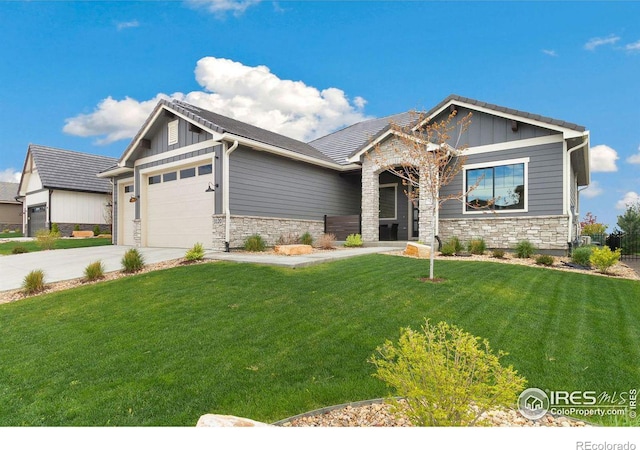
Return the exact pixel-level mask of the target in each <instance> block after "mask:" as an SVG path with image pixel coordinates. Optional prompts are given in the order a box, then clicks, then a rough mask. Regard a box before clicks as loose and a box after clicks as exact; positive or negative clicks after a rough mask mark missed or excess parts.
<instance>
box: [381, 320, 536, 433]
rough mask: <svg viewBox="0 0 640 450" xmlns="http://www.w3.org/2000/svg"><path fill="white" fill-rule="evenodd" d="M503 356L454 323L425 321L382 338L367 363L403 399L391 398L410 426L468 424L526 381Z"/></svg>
mask: <svg viewBox="0 0 640 450" xmlns="http://www.w3.org/2000/svg"><path fill="white" fill-rule="evenodd" d="M504 355H506V353H503V352H498V354H497V355H495V354H493V353H492V352H491V348H490V347H489V343H488V342H487V341H486V340H481V339H480V338H478V337H475V336H472V335H471V334H469V333H467V332H465V331H464V330H462V329H460V328H458V327H456V326H453V325H448V324H447V323H445V322H440V323H439V324H438V325H435V326H432V325H430V324H429V321H428V320H427V321H426V323H425V325H424V326H423V327H422V333H420V332H416V331H413V330H411V329H409V328H406V329H402V330H401V336H400V340H399V341H398V344H397V345H396V344H394V343H392V342H391V341H386V342H385V343H384V345H382V346H381V347H378V348H377V355H374V356H373V357H371V358H370V359H369V362H371V363H373V364H374V365H375V367H376V369H377V371H376V373H375V374H374V376H375V377H377V378H379V379H381V380H382V381H384V382H385V383H387V385H389V386H391V387H392V388H394V389H395V390H396V394H397V395H398V396H400V397H403V398H404V399H405V401H406V403H405V404H404V406H403V404H401V403H399V402H398V401H395V400H391V402H392V404H394V406H395V411H396V412H401V413H404V415H406V416H407V417H408V418H409V420H410V421H411V422H412V424H413V425H415V426H468V425H474V424H476V423H477V422H478V420H479V418H480V416H481V414H482V413H483V412H484V411H487V410H489V409H492V408H495V407H498V406H507V407H508V406H513V405H514V404H515V402H516V398H517V395H518V394H519V393H520V392H521V391H522V389H523V388H524V386H525V384H526V380H525V379H524V378H523V377H521V376H519V375H518V374H517V372H516V371H515V370H514V369H513V368H512V367H511V366H508V367H503V366H502V365H501V364H500V358H501V357H502V356H504ZM470 405H475V407H476V408H471V407H470Z"/></svg>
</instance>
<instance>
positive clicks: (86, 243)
mask: <svg viewBox="0 0 640 450" xmlns="http://www.w3.org/2000/svg"><path fill="white" fill-rule="evenodd" d="M100 245H111V239H110V238H87V239H58V240H56V243H55V245H54V247H53V248H54V249H65V248H80V247H98V246H100ZM16 247H23V248H25V249H27V250H28V251H29V252H39V251H40V250H42V249H41V248H40V246H39V245H38V243H37V242H36V241H35V240H34V241H24V242H18V241H16V242H4V243H2V244H0V255H10V254H11V253H12V252H13V249H14V248H16Z"/></svg>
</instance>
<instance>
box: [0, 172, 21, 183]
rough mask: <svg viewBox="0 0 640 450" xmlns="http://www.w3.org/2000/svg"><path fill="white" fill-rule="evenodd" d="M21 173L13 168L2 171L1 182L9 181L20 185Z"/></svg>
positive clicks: (0, 173) (0, 174)
mask: <svg viewBox="0 0 640 450" xmlns="http://www.w3.org/2000/svg"><path fill="white" fill-rule="evenodd" d="M21 175H22V173H21V172H18V171H16V170H15V169H13V168H9V169H4V170H0V181H7V182H9V183H19V182H20V176H21Z"/></svg>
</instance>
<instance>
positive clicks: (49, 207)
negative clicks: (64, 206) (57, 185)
mask: <svg viewBox="0 0 640 450" xmlns="http://www.w3.org/2000/svg"><path fill="white" fill-rule="evenodd" d="M52 196H53V189H49V202H48V203H47V209H48V210H49V231H51V225H53V223H52V221H51V219H52V218H53V215H52V214H51V197H52Z"/></svg>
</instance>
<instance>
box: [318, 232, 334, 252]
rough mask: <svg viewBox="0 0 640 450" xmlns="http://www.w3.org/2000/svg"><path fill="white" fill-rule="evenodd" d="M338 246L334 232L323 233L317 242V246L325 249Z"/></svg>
mask: <svg viewBox="0 0 640 450" xmlns="http://www.w3.org/2000/svg"><path fill="white" fill-rule="evenodd" d="M335 246H336V235H335V234H332V233H328V234H326V233H325V234H323V235H322V236H320V238H319V239H318V241H317V242H316V247H317V248H321V249H323V250H331V249H333V248H335Z"/></svg>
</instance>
